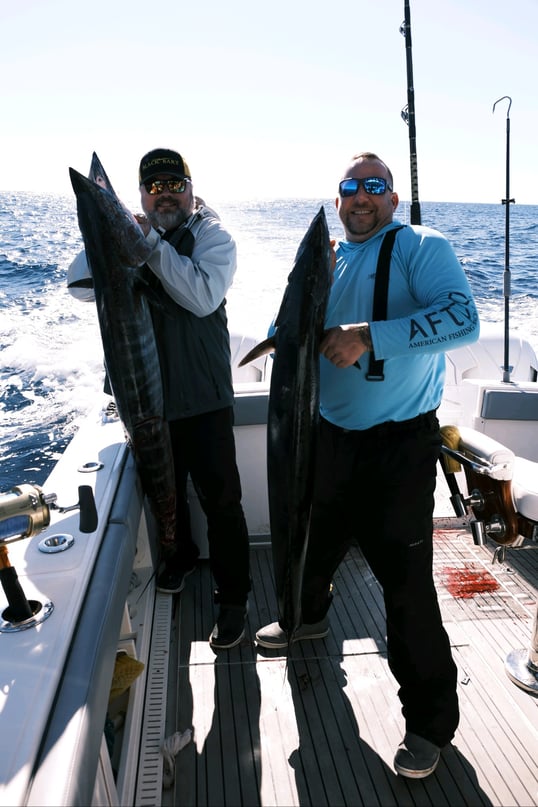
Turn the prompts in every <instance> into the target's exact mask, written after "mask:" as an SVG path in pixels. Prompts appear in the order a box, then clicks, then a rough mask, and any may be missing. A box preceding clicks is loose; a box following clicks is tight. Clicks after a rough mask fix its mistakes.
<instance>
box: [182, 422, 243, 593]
mask: <svg viewBox="0 0 538 807" xmlns="http://www.w3.org/2000/svg"><path fill="white" fill-rule="evenodd" d="M170 434H171V438H172V451H173V454H174V470H175V475H176V491H177V532H176V541H177V545H178V553H177V558H178V559H179V563H180V564H181V565H183V566H186V567H189V566H192V564H193V563H194V562H195V560H196V558H197V557H198V554H199V550H198V547H197V546H196V544H195V543H194V542H193V540H192V532H191V522H190V513H189V502H188V499H187V477H188V475H189V474H190V476H191V479H192V482H193V485H194V487H195V490H196V492H197V494H198V496H199V499H200V504H201V506H202V509H203V511H204V513H205V514H206V517H207V538H208V543H209V562H210V566H211V572H212V574H213V577H214V580H215V583H216V587H217V598H218V600H219V601H220V602H221V603H225V604H227V605H244V604H245V603H246V600H247V596H248V592H249V590H250V574H249V544H248V530H247V525H246V522H245V516H244V513H243V508H242V506H241V482H240V479H239V472H238V470H237V464H236V458H235V441H234V435H233V409H232V407H228V408H226V409H219V410H217V411H215V412H208V413H206V414H203V415H197V416H196V417H191V418H184V419H182V420H174V421H171V422H170Z"/></svg>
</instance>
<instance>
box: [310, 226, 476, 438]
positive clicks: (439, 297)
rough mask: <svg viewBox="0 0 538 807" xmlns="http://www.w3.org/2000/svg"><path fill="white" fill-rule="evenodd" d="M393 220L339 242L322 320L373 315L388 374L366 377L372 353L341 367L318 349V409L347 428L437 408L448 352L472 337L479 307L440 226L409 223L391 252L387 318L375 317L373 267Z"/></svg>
mask: <svg viewBox="0 0 538 807" xmlns="http://www.w3.org/2000/svg"><path fill="white" fill-rule="evenodd" d="M399 224H400V223H399V222H397V221H393V222H392V223H391V224H389V225H387V226H386V227H385V228H383V229H382V230H380V231H379V232H378V233H376V235H375V236H373V237H372V238H371V239H369V240H368V241H365V242H363V243H352V242H348V241H342V242H340V243H339V245H338V247H337V250H336V257H337V260H336V268H335V271H334V282H333V285H332V288H331V294H330V298H329V304H328V307H327V313H326V319H325V325H326V327H327V328H332V327H335V326H337V325H345V324H348V323H357V322H368V323H369V324H370V334H371V338H372V344H373V348H374V355H375V358H376V359H383V360H384V375H385V378H384V380H383V381H367V380H366V373H367V372H368V364H369V358H370V354H369V353H365V354H364V355H363V356H362V357H361V359H360V369H359V368H357V367H356V366H352V367H348V368H346V369H339V368H338V367H336V366H335V365H334V364H332V363H331V362H330V361H328V360H327V359H326V358H325V357H324V356H321V359H320V361H321V414H322V415H323V417H325V418H326V419H327V420H329V421H330V422H331V423H334V424H336V425H337V426H340V427H342V428H345V429H368V428H370V427H371V426H375V425H376V424H379V423H384V422H386V421H401V420H408V419H410V418H413V417H416V416H417V415H419V414H421V413H424V412H428V411H430V410H432V409H436V408H437V407H438V406H439V404H440V402H441V396H442V393H443V384H444V375H445V358H444V352H445V351H447V350H452V349H454V348H457V347H461V346H463V345H465V344H469V343H471V342H475V341H476V340H477V339H478V335H479V319H478V312H477V310H476V306H475V303H474V300H473V296H472V292H471V289H470V286H469V283H468V281H467V278H466V276H465V273H464V271H463V269H462V267H461V264H460V262H459V261H458V258H457V257H456V255H455V253H454V250H453V249H452V247H451V245H450V244H449V242H448V241H447V239H446V238H445V237H444V236H443V235H442V234H441V233H439V232H437V231H436V230H432V229H430V228H428V227H422V226H408V227H404V228H403V229H402V230H400V231H399V232H398V233H397V235H396V241H395V244H394V249H393V252H392V260H391V268H390V280H389V291H388V305H387V320H386V321H377V322H373V321H372V305H373V293H374V281H375V270H376V265H377V259H378V255H379V250H380V247H381V242H382V240H383V236H384V235H385V233H386V232H387V230H389V229H391V228H393V227H396V226H398V225H399Z"/></svg>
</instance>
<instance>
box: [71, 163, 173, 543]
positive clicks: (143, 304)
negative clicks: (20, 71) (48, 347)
mask: <svg viewBox="0 0 538 807" xmlns="http://www.w3.org/2000/svg"><path fill="white" fill-rule="evenodd" d="M69 174H70V177H71V184H72V186H73V190H74V192H75V195H76V198H77V214H78V223H79V227H80V231H81V233H82V238H83V240H84V247H85V250H86V259H87V261H88V265H89V267H90V270H91V273H92V276H93V284H94V291H95V301H96V305H97V315H98V319H99V327H100V330H101V339H102V342H103V352H104V357H105V364H106V369H107V374H108V377H109V380H110V384H111V387H112V391H113V394H114V398H115V401H116V406H117V409H118V414H119V416H120V418H121V421H122V423H123V426H124V429H125V431H126V433H127V438H128V441H129V444H130V446H131V449H132V451H133V454H134V458H135V461H136V465H137V469H138V473H139V475H140V480H141V482H142V488H143V490H144V493H145V494H146V496H147V498H148V501H149V504H150V507H151V509H152V512H153V514H154V517H155V520H156V523H157V529H158V536H159V541H160V544H161V548H162V549H163V551H165V552H166V551H172V547H173V546H174V545H175V529H176V527H175V521H176V493H175V482H174V464H173V459H172V448H171V441H170V433H169V429H168V423H167V422H166V421H165V420H164V417H163V393H162V381H161V372H160V366H159V357H158V354H157V345H156V342H155V335H154V331H153V323H152V319H151V313H150V308H149V304H148V300H147V297H146V293H145V288H144V282H143V280H142V277H141V274H140V271H139V267H141V266H143V265H144V263H145V261H146V259H147V257H148V255H149V253H150V252H151V248H150V247H149V246H148V245H147V243H146V241H145V238H144V234H143V232H142V229H141V228H140V226H139V224H138V223H137V221H136V220H135V218H134V216H133V215H132V214H131V213H130V212H129V211H128V210H127V209H126V208H125V207H124V206H123V204H122V203H121V202H120V200H119V199H118V197H117V196H116V194H115V192H114V190H113V188H112V186H111V184H110V182H109V180H108V177H107V175H106V173H105V171H104V169H103V167H102V165H101V163H100V162H99V159H98V158H97V156H96V155H95V154H94V155H93V159H92V164H91V169H90V174H89V178H88V179H86V177H84V176H82V174H79V173H78V172H77V171H75V170H74V169H73V168H70V169H69Z"/></svg>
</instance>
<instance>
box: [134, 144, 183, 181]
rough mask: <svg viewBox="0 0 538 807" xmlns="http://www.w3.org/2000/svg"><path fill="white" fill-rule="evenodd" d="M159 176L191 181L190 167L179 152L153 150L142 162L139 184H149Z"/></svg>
mask: <svg viewBox="0 0 538 807" xmlns="http://www.w3.org/2000/svg"><path fill="white" fill-rule="evenodd" d="M158 174H169V175H170V176H173V177H177V178H178V179H185V178H186V179H190V178H191V172H190V171H189V166H188V165H187V163H186V162H185V160H184V159H183V157H182V156H181V154H178V152H177V151H171V150H170V149H153V151H148V153H147V154H146V155H145V156H144V157H142V159H141V160H140V169H139V172H138V183H139V185H142V183H143V182H148V181H149V180H151V179H154V178H155V177H156V176H158Z"/></svg>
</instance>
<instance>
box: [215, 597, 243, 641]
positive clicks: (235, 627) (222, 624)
mask: <svg viewBox="0 0 538 807" xmlns="http://www.w3.org/2000/svg"><path fill="white" fill-rule="evenodd" d="M247 610H248V607H247V606H246V605H221V606H220V611H219V616H218V619H217V621H216V623H215V627H214V628H213V630H212V631H211V636H210V637H209V644H210V645H211V647H214V648H215V649H216V650H228V649H229V648H230V647H235V646H236V645H237V644H239V642H240V641H241V640H242V639H243V637H244V635H245V619H246V617H247Z"/></svg>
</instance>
